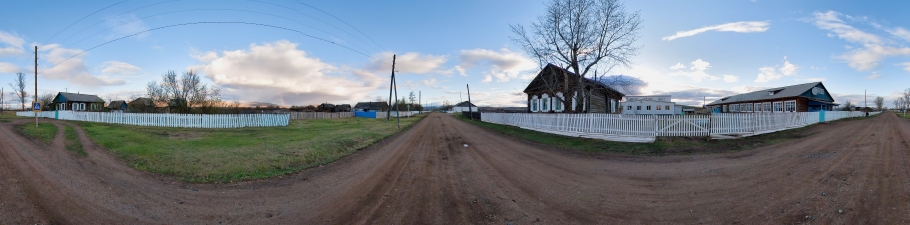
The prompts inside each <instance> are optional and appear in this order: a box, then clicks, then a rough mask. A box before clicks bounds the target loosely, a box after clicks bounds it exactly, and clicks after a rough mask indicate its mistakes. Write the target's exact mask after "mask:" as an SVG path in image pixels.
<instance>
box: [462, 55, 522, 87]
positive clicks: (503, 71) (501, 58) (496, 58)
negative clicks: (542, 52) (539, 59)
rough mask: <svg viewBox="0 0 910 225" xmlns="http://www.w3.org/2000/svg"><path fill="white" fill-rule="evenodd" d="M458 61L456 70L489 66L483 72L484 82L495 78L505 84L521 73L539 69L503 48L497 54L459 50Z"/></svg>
mask: <svg viewBox="0 0 910 225" xmlns="http://www.w3.org/2000/svg"><path fill="white" fill-rule="evenodd" d="M458 60H459V61H460V65H459V66H458V67H456V70H459V69H462V70H468V69H471V68H475V67H480V66H489V70H487V71H485V72H484V75H485V77H484V80H487V77H491V78H490V79H491V80H492V77H496V81H497V82H506V81H509V80H510V79H512V78H518V76H519V75H520V74H521V73H522V72H526V71H531V70H537V69H539V67H538V66H537V63H535V62H534V60H531V59H529V58H527V57H525V56H524V55H522V54H521V53H517V52H512V51H509V50H508V49H505V48H503V49H500V50H499V51H498V52H497V51H493V50H488V49H473V50H461V54H459V55H458ZM459 72H460V70H459ZM487 82H489V81H487Z"/></svg>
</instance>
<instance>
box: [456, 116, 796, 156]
mask: <svg viewBox="0 0 910 225" xmlns="http://www.w3.org/2000/svg"><path fill="white" fill-rule="evenodd" d="M456 117H458V118H459V119H461V120H463V121H466V122H468V123H471V124H474V125H477V126H480V127H483V128H486V129H490V130H492V131H494V132H498V133H501V134H505V135H508V136H511V137H515V138H519V139H524V140H527V141H530V142H534V143H538V144H543V145H547V146H552V147H556V148H561V149H567V150H574V151H582V152H595V153H619V154H627V155H689V154H704V153H725V152H737V151H743V150H748V149H754V148H758V147H762V146H768V145H772V144H776V143H780V142H784V141H790V140H794V139H800V138H804V137H808V136H811V135H812V134H814V133H813V132H812V131H810V130H809V128H810V127H803V128H797V129H791V130H786V131H781V132H775V133H770V134H763V135H757V136H751V137H746V138H740V139H726V140H708V137H659V138H657V140H655V141H654V143H629V142H613V141H605V140H600V139H589V138H578V137H569V136H562V135H556V134H549V133H542V132H537V131H533V130H525V129H521V128H518V127H515V126H507V125H500V124H493V123H486V122H481V121H478V120H468V119H467V117H463V116H461V115H457V116H456Z"/></svg>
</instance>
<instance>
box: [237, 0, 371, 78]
mask: <svg viewBox="0 0 910 225" xmlns="http://www.w3.org/2000/svg"><path fill="white" fill-rule="evenodd" d="M247 1H251V2H258V3H262V4H268V5H273V6H277V7H281V8H285V9H289V10H293V11H294V12H297V13H298V14H300V15H302V16H306V17H309V18H312V19H314V20H316V21H319V22H322V23H324V24H326V25H329V26H332V27H334V28H335V29H338V30H340V31H341V32H344V33H345V34H348V35H350V36H351V37H354V39H357V40H358V41H360V42H363V43H365V44H369V43H367V42H366V41H363V40H362V39H360V38H358V37H357V35H354V34H351V33H349V32H348V31H346V30H344V29H341V28H340V27H338V26H335V25H333V24H331V23H329V22H326V21H324V20H321V19H319V18H316V17H313V16H310V15H307V14H305V13H303V12H301V11H300V10H297V9H294V8H291V7H287V6H283V5H279V4H274V3H268V2H262V1H257V0H247ZM383 62H385V61H384V60H383ZM386 64H388V62H386Z"/></svg>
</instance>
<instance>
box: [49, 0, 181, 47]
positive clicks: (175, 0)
mask: <svg viewBox="0 0 910 225" xmlns="http://www.w3.org/2000/svg"><path fill="white" fill-rule="evenodd" d="M179 1H181V0H171V1H165V2H158V3H152V4H148V5H144V6H141V7H138V8H135V9H132V10H130V11H127V12H124V13H120V14H117V15H115V16H112V17H108V18H107V19H104V20H101V21H98V22H97V23H94V24H92V25H88V26H86V27H85V28H82V30H79V31H77V32H76V33H74V34H72V35H70V36H68V37H66V38H65V39H63V40H62V41H60V43H61V44H62V43H63V42H65V41H67V40H69V39H70V38H72V37H74V36H76V35H78V34H80V33H82V31H85V30H87V29H89V28H92V27H94V26H95V25H98V24H100V23H103V22H105V21H108V20H111V19H114V18H118V17H120V16H122V15H125V14H127V13H131V12H135V11H136V10H140V9H143V8H148V7H152V6H156V5H160V4H165V3H172V2H179Z"/></svg>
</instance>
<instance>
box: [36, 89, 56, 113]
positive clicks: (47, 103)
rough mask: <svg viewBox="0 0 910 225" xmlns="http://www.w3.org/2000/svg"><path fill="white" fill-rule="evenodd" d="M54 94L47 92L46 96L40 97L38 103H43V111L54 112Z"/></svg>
mask: <svg viewBox="0 0 910 225" xmlns="http://www.w3.org/2000/svg"><path fill="white" fill-rule="evenodd" d="M54 97H55V96H54V94H51V93H47V92H45V93H44V94H41V95H38V102H40V103H41V109H42V110H53V107H51V104H52V103H53V102H54Z"/></svg>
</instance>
